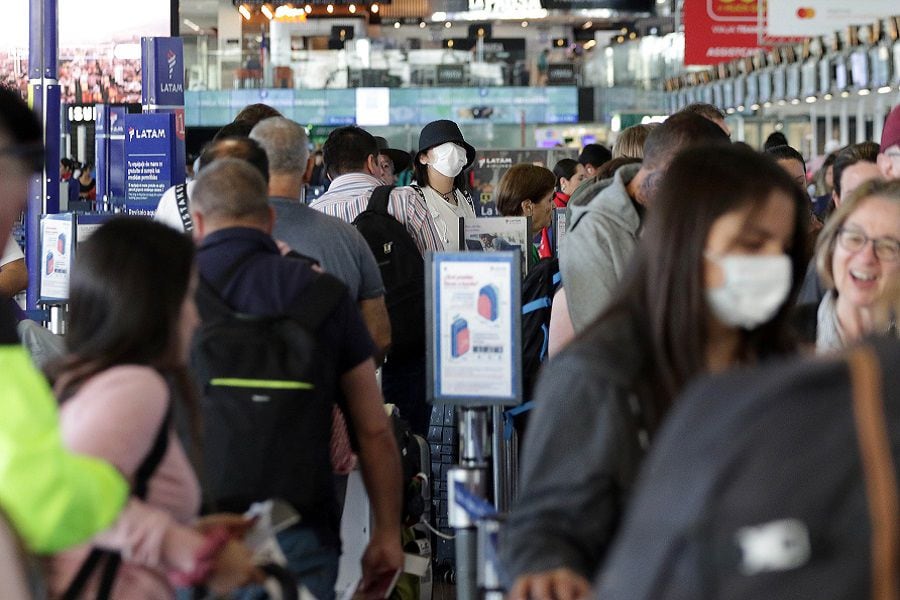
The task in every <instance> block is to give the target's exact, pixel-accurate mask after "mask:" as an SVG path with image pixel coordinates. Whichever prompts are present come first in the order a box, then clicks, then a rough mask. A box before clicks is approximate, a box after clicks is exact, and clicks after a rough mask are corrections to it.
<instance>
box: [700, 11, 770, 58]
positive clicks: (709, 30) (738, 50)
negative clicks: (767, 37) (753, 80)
mask: <svg viewBox="0 0 900 600" xmlns="http://www.w3.org/2000/svg"><path fill="white" fill-rule="evenodd" d="M757 11H758V7H757V0H685V2H684V64H686V65H713V64H717V63H720V62H726V61H730V60H734V59H735V58H743V57H745V56H750V55H752V54H753V53H755V52H756V51H757V50H759V19H758V13H757Z"/></svg>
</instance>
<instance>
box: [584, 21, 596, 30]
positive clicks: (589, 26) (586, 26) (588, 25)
mask: <svg viewBox="0 0 900 600" xmlns="http://www.w3.org/2000/svg"><path fill="white" fill-rule="evenodd" d="M593 26H594V22H593V21H588V22H587V23H585V24H584V25H582V26H581V28H582V29H590V28H591V27H593Z"/></svg>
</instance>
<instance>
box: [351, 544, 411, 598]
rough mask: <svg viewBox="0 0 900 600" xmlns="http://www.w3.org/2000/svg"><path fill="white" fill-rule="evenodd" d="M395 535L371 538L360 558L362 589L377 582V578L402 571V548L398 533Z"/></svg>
mask: <svg viewBox="0 0 900 600" xmlns="http://www.w3.org/2000/svg"><path fill="white" fill-rule="evenodd" d="M396 534H397V535H380V536H373V537H372V539H371V540H370V541H369V545H368V546H367V547H366V551H365V553H364V554H363V557H362V572H363V580H362V588H361V590H360V591H366V589H368V587H369V586H370V585H371V584H372V583H374V582H377V581H378V579H379V576H383V575H385V574H387V573H393V572H395V571H398V570H400V571H402V570H403V548H401V547H400V533H399V532H396Z"/></svg>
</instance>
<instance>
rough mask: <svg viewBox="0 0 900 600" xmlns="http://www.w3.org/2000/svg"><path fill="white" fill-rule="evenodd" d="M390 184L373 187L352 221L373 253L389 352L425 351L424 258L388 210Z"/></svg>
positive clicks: (396, 354) (407, 233) (418, 353)
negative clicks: (380, 282) (388, 324)
mask: <svg viewBox="0 0 900 600" xmlns="http://www.w3.org/2000/svg"><path fill="white" fill-rule="evenodd" d="M393 189H394V188H393V186H390V185H382V186H379V187H376V188H375V189H374V190H373V192H372V196H371V197H370V198H369V204H368V205H367V206H366V210H364V211H363V212H361V213H360V214H359V215H358V216H357V217H356V218H355V219H354V220H353V225H354V226H355V227H356V228H357V230H359V232H360V233H361V234H362V236H363V237H364V238H365V240H366V243H367V244H368V245H369V248H370V249H371V250H372V254H374V255H375V262H377V263H378V268H379V269H380V270H381V279H382V280H383V281H384V290H385V294H384V299H385V304H386V305H387V311H388V316H389V317H390V321H391V350H390V354H389V356H421V355H424V353H425V261H424V260H422V255H421V254H420V253H419V248H418V247H417V246H416V243H415V242H414V241H413V239H412V237H411V236H410V235H409V232H408V231H407V230H406V226H405V225H403V223H401V222H400V221H398V220H397V219H395V218H394V217H392V216H391V215H390V214H389V213H388V211H387V207H388V199H389V198H390V194H391V190H393Z"/></svg>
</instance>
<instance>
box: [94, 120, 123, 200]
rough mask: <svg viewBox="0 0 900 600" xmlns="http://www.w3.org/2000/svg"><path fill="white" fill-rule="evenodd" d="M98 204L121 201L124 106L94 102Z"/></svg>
mask: <svg viewBox="0 0 900 600" xmlns="http://www.w3.org/2000/svg"><path fill="white" fill-rule="evenodd" d="M95 127H96V129H95V137H94V140H95V155H96V167H97V201H98V207H99V206H102V205H106V206H107V207H111V206H115V205H117V204H121V203H122V202H123V201H124V200H125V107H124V106H110V105H108V104H98V105H97V106H96V117H95Z"/></svg>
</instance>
